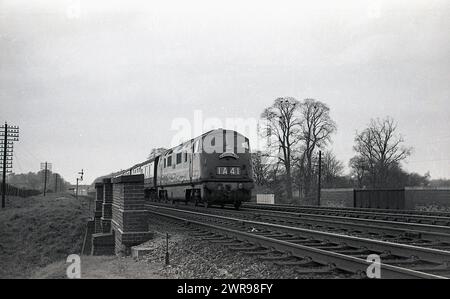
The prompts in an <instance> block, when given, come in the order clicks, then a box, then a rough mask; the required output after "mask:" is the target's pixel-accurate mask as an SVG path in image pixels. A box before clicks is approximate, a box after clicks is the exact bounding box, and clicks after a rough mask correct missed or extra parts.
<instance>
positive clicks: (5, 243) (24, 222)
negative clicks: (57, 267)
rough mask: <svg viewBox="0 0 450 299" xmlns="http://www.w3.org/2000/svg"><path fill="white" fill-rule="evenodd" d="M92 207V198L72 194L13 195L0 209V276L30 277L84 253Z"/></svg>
mask: <svg viewBox="0 0 450 299" xmlns="http://www.w3.org/2000/svg"><path fill="white" fill-rule="evenodd" d="M88 208H89V200H88V198H86V197H80V199H79V200H77V199H75V197H73V196H72V195H69V194H49V195H47V196H46V197H43V196H34V197H29V198H11V199H10V200H9V205H8V206H7V208H6V209H4V210H0V278H28V277H30V275H31V274H32V273H33V272H34V271H35V270H37V269H39V268H40V267H44V266H46V265H48V264H50V263H53V262H55V261H58V260H62V259H65V258H66V257H67V256H68V255H69V254H72V253H80V251H81V246H82V244H83V237H84V230H85V225H86V221H87V219H88V218H89V216H90V213H89V209H88ZM91 208H92V206H91Z"/></svg>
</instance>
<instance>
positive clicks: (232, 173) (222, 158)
mask: <svg viewBox="0 0 450 299" xmlns="http://www.w3.org/2000/svg"><path fill="white" fill-rule="evenodd" d="M204 144H205V145H206V146H205V150H204V153H203V163H204V164H203V166H204V168H203V172H204V173H203V178H204V182H205V184H204V196H205V199H206V200H207V201H208V202H209V203H210V204H217V205H221V206H223V205H225V204H233V205H234V206H235V207H236V208H239V206H240V205H241V203H242V202H245V201H250V198H251V190H252V188H253V179H252V165H251V154H250V145H249V140H248V138H246V137H244V136H243V135H241V134H239V133H237V132H235V131H230V130H220V131H218V132H217V133H216V134H213V135H208V136H206V138H205V142H204ZM208 147H209V149H210V152H209V153H208Z"/></svg>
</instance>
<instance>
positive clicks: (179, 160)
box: [177, 153, 182, 164]
mask: <svg viewBox="0 0 450 299" xmlns="http://www.w3.org/2000/svg"><path fill="white" fill-rule="evenodd" d="M181 154H182V153H177V164H180V163H181V162H182V156H181Z"/></svg>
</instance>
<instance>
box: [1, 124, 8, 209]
mask: <svg viewBox="0 0 450 299" xmlns="http://www.w3.org/2000/svg"><path fill="white" fill-rule="evenodd" d="M3 138H4V139H3V181H2V190H3V192H2V209H4V208H5V196H6V147H7V146H8V124H7V123H6V122H5V135H4V137H3Z"/></svg>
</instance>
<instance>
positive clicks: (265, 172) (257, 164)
mask: <svg viewBox="0 0 450 299" xmlns="http://www.w3.org/2000/svg"><path fill="white" fill-rule="evenodd" d="M271 166H272V165H271V164H270V163H267V154H265V153H263V152H261V151H257V152H255V153H252V167H253V177H254V180H255V184H256V185H258V186H262V185H266V184H267V182H268V177H269V173H270V168H271Z"/></svg>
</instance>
